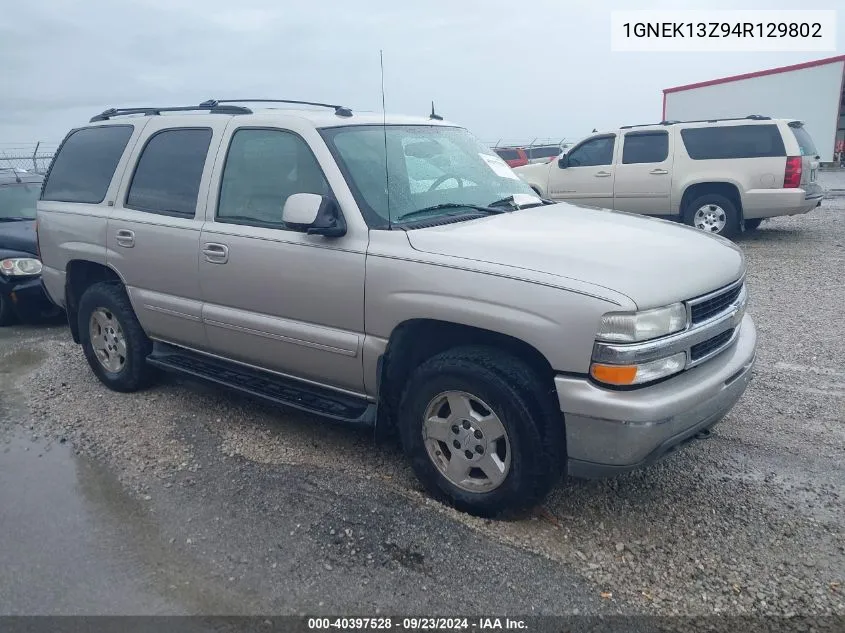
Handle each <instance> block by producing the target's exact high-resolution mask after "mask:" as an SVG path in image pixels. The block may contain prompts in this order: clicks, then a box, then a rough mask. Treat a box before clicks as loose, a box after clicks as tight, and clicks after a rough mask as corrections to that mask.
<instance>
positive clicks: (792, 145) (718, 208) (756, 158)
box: [516, 115, 822, 237]
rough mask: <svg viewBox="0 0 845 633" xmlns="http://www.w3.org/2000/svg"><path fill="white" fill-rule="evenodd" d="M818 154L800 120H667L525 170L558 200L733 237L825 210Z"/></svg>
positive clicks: (587, 142) (592, 140)
mask: <svg viewBox="0 0 845 633" xmlns="http://www.w3.org/2000/svg"><path fill="white" fill-rule="evenodd" d="M818 167H819V156H818V155H817V152H816V147H815V145H814V144H813V140H812V138H811V137H810V135H809V134H808V133H807V131H806V130H805V129H804V127H803V124H802V123H801V122H800V121H793V120H786V119H778V120H775V119H770V118H768V117H762V116H758V115H752V116H749V117H746V118H742V119H722V120H711V121H686V122H680V121H664V122H663V123H660V124H656V125H633V126H627V127H623V128H620V129H619V130H616V131H614V132H610V133H603V134H594V135H592V136H590V137H588V138H586V139H584V140H582V141H580V142H579V143H577V144H576V145H575V146H574V147H573V148H572V149H570V150H569V151H567V152H566V153H565V154H563V155H562V156H561V157H560V158H559V159H558V160H556V161H552V162H551V163H549V164H545V165H526V166H524V167H518V168H516V172H517V173H518V174H519V176H520V177H521V178H522V179H523V180H524V181H525V182H527V183H528V184H529V185H530V186H531V188H532V189H534V190H535V191H536V192H537V193H538V194H539V195H541V196H543V197H545V198H549V199H551V200H568V201H572V202H578V203H581V204H585V205H589V206H594V207H602V208H606V209H615V210H617V211H628V212H631V213H643V214H648V215H655V216H661V217H665V218H671V219H676V220H681V221H683V222H685V223H686V224H689V225H691V226H695V227H697V228H699V229H703V230H706V231H710V232H712V233H716V234H718V235H723V236H726V237H733V236H735V235H736V234H737V233H739V232H740V231H741V230H742V228H743V227H744V228H745V229H756V228H757V227H758V226H759V225H760V223H761V222H762V221H763V220H764V219H765V218H771V217H775V216H781V215H795V214H799V213H807V212H808V211H811V210H812V209H814V208H815V207H817V206H819V205H820V204H821V200H822V188H821V187H820V186H819V185H818V184H817V183H816V173H817V170H818Z"/></svg>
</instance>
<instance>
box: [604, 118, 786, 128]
mask: <svg viewBox="0 0 845 633" xmlns="http://www.w3.org/2000/svg"><path fill="white" fill-rule="evenodd" d="M747 120H751V121H771V120H772V117H770V116H763V115H762V114H749V115H748V116H738V117H728V118H724V119H694V120H691V121H678V120H675V119H669V120H666V121H661V122H660V123H640V124H638V125H623V126H622V127H621V128H619V129H620V130H630V129H631V128H635V127H648V126H652V125H675V124H677V123H718V122H719V121H747Z"/></svg>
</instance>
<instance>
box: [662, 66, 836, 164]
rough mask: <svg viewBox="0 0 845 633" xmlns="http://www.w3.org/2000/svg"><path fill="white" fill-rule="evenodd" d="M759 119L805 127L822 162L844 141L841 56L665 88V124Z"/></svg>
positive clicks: (831, 158)
mask: <svg viewBox="0 0 845 633" xmlns="http://www.w3.org/2000/svg"><path fill="white" fill-rule="evenodd" d="M749 114H762V115H764V116H770V117H772V118H784V119H788V118H792V119H799V120H801V121H803V122H804V127H805V128H806V129H807V131H808V132H809V133H810V135H811V136H812V137H813V140H814V141H815V143H816V148H817V149H818V151H819V156H820V157H821V160H822V161H832V160H833V159H834V152H842V151H843V149H842V145H843V142H844V141H843V139H845V55H839V56H837V57H828V58H827V59H819V60H817V61H812V62H806V63H804V64H796V65H794V66H783V67H781V68H772V69H770V70H763V71H760V72H754V73H747V74H745V75H735V76H733V77H724V78H722V79H713V80H710V81H703V82H701V83H696V84H689V85H686V86H677V87H675V88H666V89H665V90H664V91H663V120H664V121H666V120H679V121H690V120H699V119H713V118H730V117H743V116H747V115H749Z"/></svg>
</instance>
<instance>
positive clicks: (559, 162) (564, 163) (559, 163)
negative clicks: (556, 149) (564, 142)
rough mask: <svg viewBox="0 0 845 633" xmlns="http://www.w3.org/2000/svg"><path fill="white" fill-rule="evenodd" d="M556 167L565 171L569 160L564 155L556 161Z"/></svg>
mask: <svg viewBox="0 0 845 633" xmlns="http://www.w3.org/2000/svg"><path fill="white" fill-rule="evenodd" d="M557 166H558V167H560V168H561V169H566V168H567V167H569V160H568V157H567V155H566V154H564V155H563V156H561V157H560V158H558V159H557Z"/></svg>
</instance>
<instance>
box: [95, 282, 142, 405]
mask: <svg viewBox="0 0 845 633" xmlns="http://www.w3.org/2000/svg"><path fill="white" fill-rule="evenodd" d="M95 314H96V315H97V316H98V318H100V320H101V321H102V319H103V318H104V317H105V318H106V323H107V325H108V328H110V329H112V330H114V331H115V332H114V333H113V334H107V333H104V337H105V338H104V339H101V340H105V341H106V342H108V343H109V344H110V345H112V347H114V348H115V349H114V350H113V351H114V355H112V354H110V355H109V358H110V359H113V358H115V357H117V358H118V360H119V359H120V358H122V359H123V361H122V362H117V363H116V364H114V366H113V367H112V368H109V367H107V366H106V364H104V362H103V361H101V360H100V357H99V356H98V354H97V352H96V351H95V349H94V344H93V343H92V340H91V338H92V337H91V335H92V331H91V330H92V326H91V320H92V316H93V315H95ZM78 319H79V321H78V324H79V338H80V343H81V344H82V350H83V352H84V353H85V358H86V359H87V360H88V364H89V365H90V366H91V370H92V371H93V372H94V374H96V376H97V378H99V379H100V381H101V382H102V383H103V384H104V385H106V386H107V387H108V388H109V389H112V390H114V391H123V392H130V391H138V390H139V389H143V388H144V387H146V386H148V385H149V384H150V382H151V380H152V378H153V376H154V375H155V371H154V369H153V368H152V367H150V366H149V365H148V364H147V356H149V354H150V352H151V351H152V348H153V345H152V341H150V339H149V338H147V335H146V334H145V333H144V330H143V329H142V328H141V324H140V323H138V318H137V317H136V316H135V312H134V310H133V309H132V304H131V303H130V302H129V297H128V296H127V295H126V291H125V290H124V288H123V286H121V285H120V284H119V283H116V282H110V281H104V282H100V283H96V284H94V285H92V286H91V287H90V288H88V289H87V290H86V291H85V292H84V293H83V295H82V298H81V299H80V301H79V315H78ZM99 329H100V331H101V332H102V331H103V330H104V329H107V328H99ZM119 335H122V341H123V345H122V346H120V345H119V341H118V340H117V339H118V338H120V336H119ZM116 337H117V338H116Z"/></svg>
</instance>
